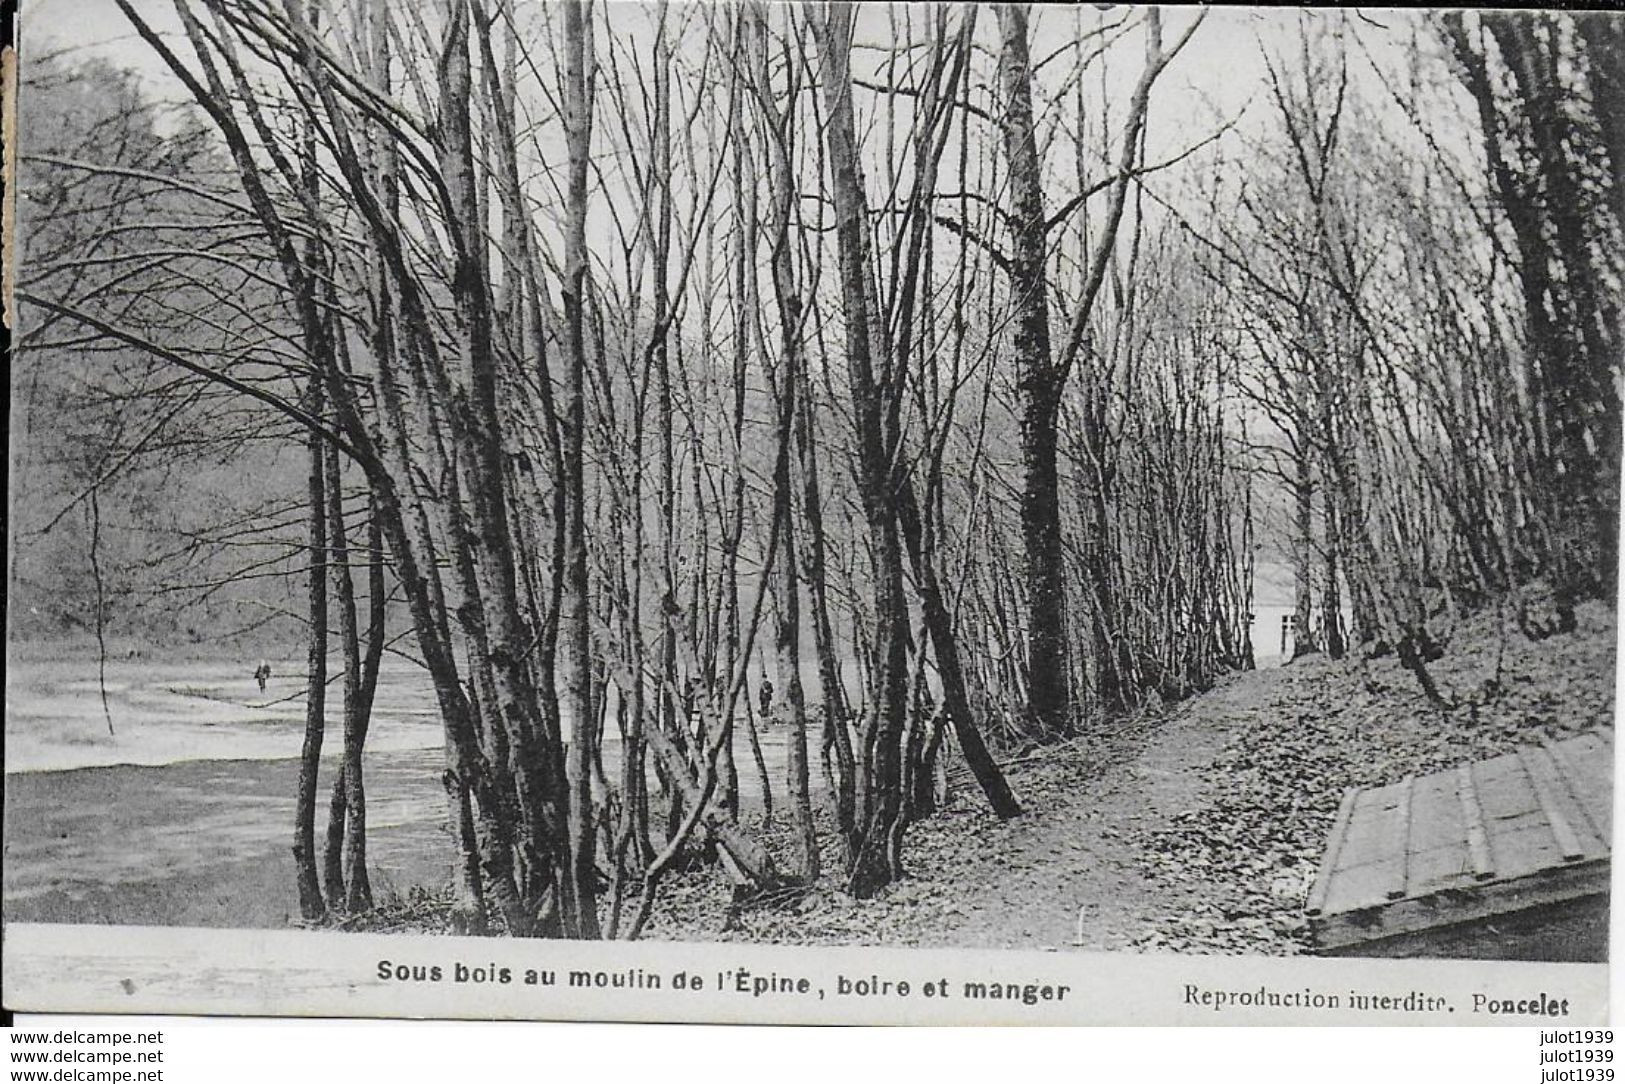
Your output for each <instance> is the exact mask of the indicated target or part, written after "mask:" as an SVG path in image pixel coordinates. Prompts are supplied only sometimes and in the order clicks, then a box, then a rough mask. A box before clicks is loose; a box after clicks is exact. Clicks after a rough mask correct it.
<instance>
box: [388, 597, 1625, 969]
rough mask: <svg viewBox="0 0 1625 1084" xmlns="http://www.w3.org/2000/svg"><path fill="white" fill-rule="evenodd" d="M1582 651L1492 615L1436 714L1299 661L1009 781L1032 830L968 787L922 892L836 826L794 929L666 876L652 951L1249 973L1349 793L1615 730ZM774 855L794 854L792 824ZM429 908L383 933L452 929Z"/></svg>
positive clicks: (918, 871) (928, 845)
mask: <svg viewBox="0 0 1625 1084" xmlns="http://www.w3.org/2000/svg"><path fill="white" fill-rule="evenodd" d="M1579 617H1580V627H1579V629H1578V630H1577V631H1576V632H1574V633H1573V634H1569V635H1561V636H1553V637H1549V638H1547V639H1544V640H1540V641H1538V642H1531V641H1529V640H1528V639H1526V638H1524V637H1523V636H1522V635H1521V634H1520V633H1518V632H1517V631H1516V630H1515V628H1513V627H1512V624H1511V622H1510V620H1508V621H1507V622H1504V623H1499V624H1498V622H1497V621H1496V620H1495V619H1494V617H1493V615H1485V616H1483V617H1480V618H1478V619H1475V620H1473V621H1469V622H1466V623H1464V624H1463V625H1462V626H1460V627H1459V628H1458V629H1456V630H1455V632H1454V634H1453V635H1452V636H1451V637H1450V643H1449V650H1448V653H1447V654H1446V656H1445V657H1444V658H1443V659H1440V660H1439V661H1438V662H1436V663H1434V664H1432V666H1431V668H1430V669H1431V672H1432V675H1433V678H1434V680H1435V682H1436V683H1437V684H1438V686H1439V689H1440V691H1441V693H1442V694H1443V695H1444V696H1445V697H1446V698H1447V699H1448V700H1449V701H1450V702H1451V703H1452V705H1453V706H1452V707H1451V708H1450V709H1449V710H1447V711H1439V710H1436V709H1434V708H1432V707H1430V706H1429V705H1428V703H1427V701H1426V699H1425V698H1424V697H1423V695H1422V694H1421V692H1420V690H1419V688H1418V687H1417V683H1416V680H1415V678H1414V677H1413V676H1412V675H1411V674H1409V673H1407V672H1406V671H1404V670H1402V669H1401V668H1400V667H1399V665H1398V663H1397V662H1396V661H1395V660H1394V659H1392V658H1382V659H1375V660H1362V659H1349V660H1345V661H1343V662H1338V663H1333V662H1331V661H1329V660H1327V659H1324V658H1319V657H1309V658H1305V659H1300V660H1298V661H1297V662H1294V663H1293V664H1291V665H1290V666H1286V667H1282V668H1279V669H1272V670H1264V671H1256V672H1252V673H1247V674H1239V675H1236V676H1234V677H1233V678H1231V679H1230V680H1229V681H1227V682H1225V683H1224V684H1222V685H1221V686H1220V687H1219V688H1217V689H1215V690H1213V691H1212V692H1209V693H1207V694H1205V695H1203V696H1200V697H1196V698H1193V699H1192V700H1189V701H1186V702H1185V703H1183V704H1180V705H1177V706H1176V707H1174V708H1173V709H1172V710H1170V711H1167V712H1165V713H1162V714H1160V715H1157V716H1147V717H1144V718H1140V719H1137V720H1134V721H1132V722H1130V723H1127V724H1125V725H1123V726H1122V727H1121V728H1119V729H1118V730H1117V731H1115V732H1114V733H1112V734H1111V735H1109V736H1104V737H1090V738H1083V739H1079V740H1077V741H1074V742H1071V743H1068V744H1065V745H1060V746H1055V747H1052V748H1048V749H1044V750H1040V751H1038V752H1036V753H1034V754H1031V755H1029V756H1027V757H1025V758H1023V759H1021V760H1018V761H1016V762H1014V763H1012V764H1010V765H1008V767H1007V771H1008V774H1009V778H1010V781H1011V784H1012V786H1013V787H1014V788H1015V790H1016V793H1017V795H1018V796H1019V797H1020V799H1021V801H1022V802H1023V804H1024V805H1025V806H1026V808H1027V813H1026V815H1024V816H1022V817H1019V818H1016V819H1014V820H1011V821H1007V822H1000V821H999V820H997V819H996V818H995V817H994V816H993V815H992V814H991V813H990V812H988V810H987V807H986V803H985V802H983V801H982V799H981V797H980V795H979V794H978V793H976V792H975V791H974V789H973V788H972V787H971V785H970V784H969V782H968V781H962V782H961V783H960V785H959V788H958V790H957V792H956V794H955V795H954V798H953V801H952V802H951V803H950V805H949V807H948V808H947V809H946V810H944V811H942V812H940V813H939V814H937V815H936V816H933V817H931V818H930V819H929V820H927V821H925V822H924V823H921V824H919V825H916V826H914V827H913V828H911V829H910V830H909V834H908V839H907V843H906V847H905V858H906V863H907V866H908V872H909V876H908V877H907V878H906V879H904V880H903V881H901V882H899V883H897V884H895V885H892V886H891V887H889V888H888V889H887V890H886V891H884V892H883V893H881V894H880V896H878V897H877V898H875V899H871V900H863V901H858V900H854V899H852V898H851V897H849V896H847V895H846V894H845V893H843V892H841V891H840V890H839V885H838V882H837V876H838V873H837V872H836V871H838V870H839V868H840V862H839V858H838V855H837V853H836V850H835V845H834V842H833V833H832V831H831V825H830V824H829V823H828V819H827V817H826V818H825V819H824V821H823V822H822V824H821V837H822V839H823V840H824V854H823V856H822V858H823V868H824V870H825V873H824V875H823V877H822V878H820V880H819V881H818V883H817V885H816V886H815V889H814V891H813V892H811V893H810V894H809V895H808V896H807V897H806V898H805V899H803V900H801V901H800V902H799V903H798V904H796V905H795V906H793V907H791V908H786V909H770V908H756V909H751V910H747V911H745V912H744V913H742V914H739V915H737V916H733V917H730V916H729V913H728V912H729V907H728V892H727V889H726V887H725V885H724V884H723V883H722V879H721V878H720V877H719V876H718V874H717V872H716V871H715V870H697V871H693V872H689V873H684V874H679V875H675V876H673V877H670V878H669V879H668V880H667V881H666V882H665V884H663V886H662V888H661V893H660V897H659V902H658V904H657V906H656V909H655V914H654V917H653V918H652V920H651V921H650V923H649V926H648V928H647V930H646V931H645V936H646V937H647V938H651V939H660V940H688V941H715V940H746V941H766V942H775V943H782V944H854V945H864V944H869V945H874V944H884V945H942V946H956V947H964V948H974V947H985V948H999V947H1009V948H1015V947H1020V948H1029V949H1071V948H1087V949H1095V950H1116V951H1148V952H1190V953H1215V954H1225V953H1236V954H1241V953H1247V954H1267V955H1289V954H1293V953H1297V952H1301V951H1304V950H1305V949H1306V947H1307V943H1306V941H1305V939H1304V938H1305V933H1306V930H1305V926H1304V923H1303V919H1302V908H1303V901H1304V899H1305V897H1306V896H1307V894H1308V890H1309V886H1310V884H1311V883H1312V881H1313V879H1314V874H1315V869H1316V866H1317V863H1318V861H1319V858H1320V854H1321V850H1322V848H1323V846H1324V844H1325V840H1326V836H1327V834H1328V832H1329V831H1330V828H1331V822H1332V819H1333V817H1334V816H1335V814H1336V810H1337V806H1338V803H1339V801H1340V799H1341V796H1342V792H1343V790H1344V789H1345V788H1347V787H1350V786H1368V785H1375V784H1380V783H1385V782H1392V781H1395V780H1398V779H1401V778H1403V777H1404V776H1405V775H1407V774H1413V773H1414V774H1424V773H1426V772H1430V771H1435V770H1438V769H1440V768H1444V767H1447V766H1450V765H1452V764H1457V763H1460V762H1462V761H1466V760H1473V759H1477V758H1480V757H1484V756H1489V755H1492V754H1495V753H1498V752H1502V751H1505V750H1508V749H1511V748H1513V747H1514V746H1516V745H1517V744H1519V743H1520V742H1521V741H1524V740H1531V739H1532V738H1533V737H1534V734H1535V732H1536V731H1538V730H1541V729H1545V730H1547V731H1548V732H1550V733H1553V734H1554V735H1562V734H1568V733H1574V732H1577V731H1581V730H1585V729H1588V728H1590V727H1594V726H1599V725H1611V724H1612V721H1613V702H1614V656H1615V631H1614V615H1613V612H1612V611H1611V610H1610V609H1608V608H1606V607H1603V606H1601V605H1595V604H1594V605H1589V606H1587V607H1584V608H1582V610H1581V612H1580V614H1579ZM768 838H769V839H770V841H771V842H772V843H773V844H774V846H775V849H776V850H778V851H779V853H781V854H782V853H786V850H785V848H786V846H787V840H788V837H787V833H786V832H785V831H784V827H783V823H782V817H781V819H780V824H779V825H778V826H777V828H776V829H774V830H770V831H769V832H768ZM443 911H444V908H443V904H442V901H441V900H440V899H439V897H438V895H437V894H432V893H431V894H414V895H413V897H412V898H411V900H410V901H409V902H408V903H407V904H406V905H404V906H403V907H401V908H399V909H398V910H397V911H396V912H395V913H393V914H390V913H380V914H377V915H374V916H368V917H367V918H365V919H362V920H360V921H359V922H357V925H360V926H363V927H365V928H372V929H410V930H422V931H429V930H435V929H437V928H440V927H442V926H443Z"/></svg>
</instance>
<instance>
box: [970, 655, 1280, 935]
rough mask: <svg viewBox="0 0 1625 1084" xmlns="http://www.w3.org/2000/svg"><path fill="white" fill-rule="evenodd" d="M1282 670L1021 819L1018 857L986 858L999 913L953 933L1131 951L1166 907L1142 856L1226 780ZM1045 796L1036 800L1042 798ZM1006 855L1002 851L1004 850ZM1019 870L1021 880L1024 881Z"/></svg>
mask: <svg viewBox="0 0 1625 1084" xmlns="http://www.w3.org/2000/svg"><path fill="white" fill-rule="evenodd" d="M1281 673H1282V672H1281V671H1279V670H1260V671H1255V672H1252V673H1248V674H1243V675H1240V676H1238V677H1237V678H1236V679H1234V680H1233V681H1230V682H1228V683H1227V684H1225V685H1224V686H1222V687H1220V688H1218V689H1215V690H1214V691H1213V692H1211V693H1209V694H1208V695H1206V696H1202V697H1198V698H1196V699H1194V700H1192V701H1190V702H1188V703H1187V704H1184V705H1182V706H1181V707H1180V708H1178V709H1177V710H1176V711H1175V713H1174V714H1173V715H1172V716H1171V717H1169V718H1167V719H1166V720H1164V721H1162V722H1160V723H1157V724H1152V725H1151V726H1150V727H1148V728H1146V729H1145V730H1142V731H1139V732H1137V733H1132V734H1124V735H1118V736H1116V737H1114V739H1113V740H1112V742H1111V743H1110V746H1109V747H1108V748H1107V749H1106V750H1103V752H1104V753H1105V759H1104V763H1103V764H1101V765H1100V767H1099V769H1098V774H1094V773H1091V774H1094V777H1093V779H1085V780H1083V781H1082V785H1081V786H1079V787H1075V788H1069V791H1068V792H1067V793H1066V794H1065V798H1064V800H1062V801H1059V802H1056V803H1055V804H1053V805H1052V806H1050V807H1049V808H1044V807H1043V806H1041V805H1039V804H1038V803H1037V802H1036V801H1034V800H1033V799H1029V801H1030V803H1031V806H1030V808H1031V815H1029V816H1027V817H1023V818H1021V819H1020V820H1019V821H1016V822H1012V824H1011V825H1009V826H1008V827H1009V829H1010V838H1009V839H1008V840H1007V841H1006V842H1007V843H1008V845H1009V846H1010V847H1011V850H1010V851H1009V852H1006V853H1003V854H1000V855H999V856H998V859H997V860H996V861H993V862H989V863H987V864H986V866H985V868H986V871H987V872H988V873H990V874H992V875H994V876H996V877H997V881H995V882H993V884H990V885H987V886H981V885H978V886H971V885H965V886H963V889H962V890H963V891H965V892H966V894H967V895H969V894H972V893H977V892H978V891H980V890H982V889H983V888H984V887H986V888H989V889H991V888H992V887H993V886H994V885H996V886H997V891H998V892H999V894H1000V896H1001V897H1002V900H1001V901H1000V904H1001V905H1000V906H999V907H998V908H997V909H979V910H978V911H977V912H974V913H972V914H969V915H967V916H966V917H965V921H964V922H962V923H955V924H953V925H952V926H950V927H949V928H947V929H944V930H943V931H942V938H941V940H942V941H943V942H945V943H951V944H956V945H967V946H968V945H980V946H987V947H1001V948H1003V947H1025V948H1069V947H1075V948H1083V949H1096V950H1106V949H1123V948H1127V947H1129V946H1130V945H1131V944H1133V943H1134V942H1135V941H1136V940H1137V939H1139V938H1141V937H1143V936H1144V935H1145V934H1146V933H1147V932H1148V931H1149V929H1150V928H1151V927H1152V926H1153V925H1154V924H1155V923H1156V922H1157V921H1158V918H1159V916H1160V915H1161V914H1162V913H1163V912H1164V911H1166V909H1167V908H1168V905H1169V902H1170V901H1169V900H1168V899H1167V898H1166V893H1165V892H1162V891H1161V890H1159V889H1158V888H1157V887H1156V886H1155V885H1153V884H1152V883H1151V882H1150V881H1149V879H1148V877H1147V875H1146V873H1145V870H1144V866H1143V864H1142V862H1141V861H1140V859H1141V857H1142V855H1143V845H1144V844H1143V840H1144V839H1145V838H1146V836H1147V834H1149V833H1152V832H1156V831H1158V830H1160V829H1163V828H1166V827H1167V826H1168V821H1169V818H1170V817H1171V816H1172V815H1173V814H1175V813H1178V812H1181V811H1184V810H1187V809H1191V808H1193V807H1194V806H1196V805H1197V804H1198V803H1199V802H1200V800H1201V799H1202V797H1203V795H1204V794H1205V793H1206V792H1207V791H1208V790H1209V788H1212V787H1215V786H1222V785H1223V780H1221V779H1215V778H1214V776H1213V773H1212V771H1211V766H1212V763H1213V760H1214V758H1215V757H1216V756H1217V755H1218V753H1219V751H1220V750H1221V749H1222V748H1223V747H1224V743H1225V742H1226V740H1228V739H1229V737H1230V736H1231V734H1232V733H1234V732H1235V730H1236V729H1237V728H1238V727H1240V726H1242V725H1244V724H1245V723H1247V722H1249V721H1251V720H1252V719H1253V718H1255V717H1256V713H1257V711H1258V705H1259V704H1260V703H1261V702H1265V701H1267V700H1268V699H1269V697H1268V692H1269V690H1270V688H1271V687H1272V686H1273V685H1274V684H1275V683H1276V682H1277V681H1278V680H1279V678H1280V676H1281ZM1037 797H1039V796H1038V795H1034V798H1037ZM1001 850H1002V848H1001ZM1012 867H1014V868H1015V869H1017V870H1019V871H1020V876H1012Z"/></svg>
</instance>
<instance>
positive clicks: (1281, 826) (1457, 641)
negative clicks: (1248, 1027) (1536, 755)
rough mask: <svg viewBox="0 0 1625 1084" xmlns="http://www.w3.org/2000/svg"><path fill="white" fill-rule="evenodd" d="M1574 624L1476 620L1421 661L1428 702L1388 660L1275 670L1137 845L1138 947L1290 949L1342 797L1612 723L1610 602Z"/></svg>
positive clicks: (1297, 940)
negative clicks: (1553, 629) (1539, 631)
mask: <svg viewBox="0 0 1625 1084" xmlns="http://www.w3.org/2000/svg"><path fill="white" fill-rule="evenodd" d="M1578 616H1579V628H1578V629H1577V630H1576V631H1575V632H1574V633H1572V634H1568V635H1561V636H1552V637H1549V638H1547V639H1544V640H1540V641H1533V642H1532V641H1530V640H1528V639H1526V638H1525V637H1524V636H1522V635H1521V634H1520V633H1518V632H1517V631H1516V630H1515V629H1513V628H1511V627H1510V621H1508V622H1507V623H1504V624H1502V625H1501V626H1500V631H1499V633H1498V631H1497V622H1496V621H1495V620H1494V617H1493V615H1484V616H1482V617H1481V618H1479V619H1476V620H1474V621H1471V622H1469V623H1467V624H1466V625H1464V626H1463V627H1462V628H1460V629H1458V630H1457V632H1456V634H1455V635H1454V636H1453V637H1452V640H1451V643H1450V647H1449V650H1448V652H1447V654H1446V655H1445V657H1444V658H1442V659H1440V660H1439V661H1438V662H1437V663H1434V664H1433V665H1432V666H1431V667H1430V669H1431V672H1432V675H1433V677H1434V680H1435V681H1436V682H1437V683H1438V685H1439V688H1440V692H1441V693H1442V694H1443V696H1444V697H1445V698H1446V700H1448V701H1450V702H1451V704H1452V707H1451V709H1450V710H1448V711H1443V712H1441V711H1437V710H1435V709H1433V708H1431V707H1430V706H1429V705H1428V704H1427V701H1426V700H1425V698H1424V697H1423V696H1422V695H1421V693H1420V692H1419V691H1418V688H1417V685H1416V681H1415V679H1414V678H1413V677H1412V676H1411V675H1410V674H1409V673H1407V672H1405V671H1404V670H1402V669H1400V668H1399V666H1398V664H1397V662H1395V661H1394V660H1392V659H1381V660H1375V661H1370V662H1361V661H1350V662H1344V663H1341V664H1333V663H1331V662H1329V661H1327V660H1325V659H1319V658H1307V659H1301V660H1299V661H1298V662H1296V663H1293V664H1292V665H1291V666H1288V667H1285V668H1283V669H1281V670H1278V671H1274V672H1272V673H1273V674H1274V675H1276V676H1277V677H1276V680H1275V681H1274V682H1272V683H1271V684H1270V686H1269V687H1268V688H1267V690H1266V696H1265V697H1264V698H1263V699H1262V700H1261V701H1260V703H1259V704H1258V705H1257V709H1258V710H1257V712H1256V714H1255V717H1254V718H1253V719H1252V720H1251V721H1249V722H1248V723H1246V724H1244V725H1243V726H1242V727H1240V728H1239V729H1238V730H1237V731H1236V732H1235V733H1234V734H1233V736H1232V737H1231V739H1230V740H1229V741H1228V742H1227V743H1226V745H1225V748H1224V749H1223V751H1222V752H1221V753H1220V755H1219V756H1218V757H1217V758H1216V759H1215V760H1214V762H1213V765H1212V768H1211V772H1212V775H1213V784H1212V785H1209V786H1208V787H1207V788H1206V790H1205V792H1204V795H1203V799H1202V801H1201V802H1200V803H1199V804H1198V805H1196V806H1194V807H1193V808H1191V809H1190V810H1187V811H1185V812H1182V813H1179V814H1177V815H1176V816H1174V817H1173V818H1172V824H1170V825H1169V826H1168V827H1167V828H1164V829H1161V830H1159V831H1156V832H1153V833H1150V834H1149V835H1148V836H1147V838H1146V839H1145V844H1146V847H1145V851H1144V859H1143V869H1144V870H1145V872H1146V873H1147V875H1148V876H1149V877H1150V878H1151V879H1152V880H1154V881H1155V882H1156V883H1157V884H1158V885H1159V886H1160V887H1161V889H1162V891H1161V893H1160V899H1161V903H1162V905H1163V913H1162V916H1161V920H1160V921H1158V922H1156V923H1155V924H1154V926H1153V927H1152V928H1150V929H1148V930H1147V931H1146V932H1145V933H1144V935H1143V936H1141V937H1140V938H1138V939H1137V940H1136V945H1137V946H1138V947H1142V948H1148V949H1158V950H1176V951H1185V952H1220V953H1225V952H1250V953H1270V954H1287V953H1293V952H1298V951H1301V950H1303V949H1304V948H1306V947H1307V944H1306V941H1305V940H1304V938H1305V934H1306V932H1307V931H1306V929H1305V927H1304V925H1303V922H1302V918H1301V909H1302V906H1303V899H1304V896H1305V895H1306V893H1307V889H1308V885H1309V882H1310V880H1312V878H1313V874H1314V867H1315V864H1316V863H1317V862H1318V861H1319V858H1320V854H1321V849H1322V847H1323V846H1324V843H1325V840H1326V836H1327V834H1328V833H1329V832H1330V830H1331V823H1332V820H1333V818H1334V816H1335V815H1336V812H1337V806H1338V802H1339V800H1340V798H1341V796H1342V792H1343V790H1344V789H1345V788H1348V787H1363V786H1374V785H1378V784H1383V783H1392V782H1397V781H1398V780H1400V779H1403V778H1404V777H1405V776H1406V775H1411V774H1415V775H1423V774H1426V773H1428V772H1433V771H1438V770H1440V769H1442V768H1446V767H1449V766H1451V765H1454V764H1459V763H1462V762H1463V761H1469V760H1478V759H1481V758H1484V757H1488V756H1492V755H1494V754H1497V753H1502V752H1507V751H1510V750H1511V749H1513V748H1515V747H1516V746H1518V745H1519V744H1521V743H1523V742H1526V741H1531V740H1533V739H1534V737H1535V735H1536V734H1537V732H1539V731H1541V730H1545V731H1546V732H1548V733H1550V734H1552V735H1554V736H1562V735H1567V734H1573V733H1578V732H1580V731H1583V730H1586V729H1589V728H1591V727H1596V726H1611V725H1612V724H1613V719H1614V658H1615V645H1616V639H1615V628H1614V614H1613V612H1612V610H1610V609H1608V608H1606V607H1604V606H1602V605H1600V604H1590V605H1587V606H1585V607H1582V608H1581V610H1580V613H1579V615H1578Z"/></svg>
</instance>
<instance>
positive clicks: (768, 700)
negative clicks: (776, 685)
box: [756, 674, 773, 723]
mask: <svg viewBox="0 0 1625 1084" xmlns="http://www.w3.org/2000/svg"><path fill="white" fill-rule="evenodd" d="M756 699H757V702H758V703H760V704H761V706H762V721H763V722H764V723H765V722H767V721H768V720H769V719H771V718H773V683H772V682H771V681H769V680H767V675H766V674H763V675H762V684H761V685H760V686H759V687H758V689H757V693H756Z"/></svg>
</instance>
